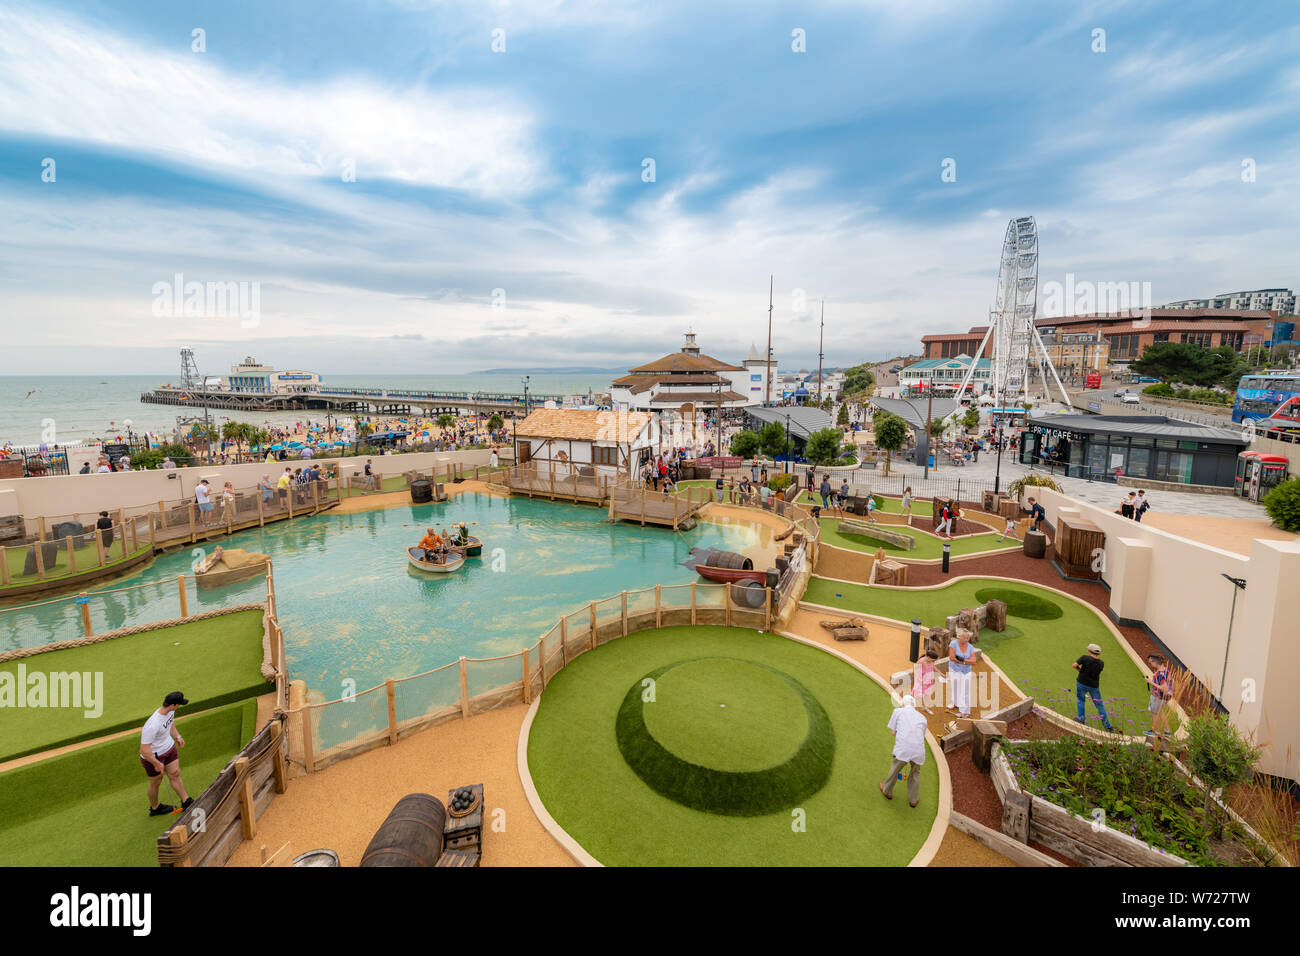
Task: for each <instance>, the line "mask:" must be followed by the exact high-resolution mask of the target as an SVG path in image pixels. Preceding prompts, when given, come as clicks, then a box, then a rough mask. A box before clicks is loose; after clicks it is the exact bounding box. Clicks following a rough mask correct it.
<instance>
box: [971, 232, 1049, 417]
mask: <svg viewBox="0 0 1300 956" xmlns="http://www.w3.org/2000/svg"><path fill="white" fill-rule="evenodd" d="M1037 317H1038V226H1037V224H1035V222H1034V217H1033V216H1022V217H1021V218H1019V219H1012V220H1011V221H1010V222H1008V223H1007V234H1006V237H1005V238H1004V239H1003V241H1002V261H1001V264H1000V265H999V266H998V288H997V294H996V296H995V297H994V300H993V306H992V307H991V308H990V309H989V327H988V330H987V331H986V332H985V333H984V338H983V339H981V340H980V344H979V348H978V349H976V350H975V356H974V361H972V362H971V367H970V368H969V369H967V371H966V375H965V376H964V377H963V378H962V381H961V386H960V387H959V388H958V389H957V395H956V398H957V400H958V401H960V400H961V397H962V394H963V393H964V392H965V391H966V388H967V386H968V385H970V382H971V379H972V378H973V377H974V375H975V368H976V366H977V365H978V364H979V358H980V356H981V355H983V354H984V349H985V346H986V345H987V344H988V342H989V339H990V338H992V340H993V368H992V375H991V376H990V380H989V387H990V388H991V389H992V392H993V400H994V401H995V402H996V403H997V407H998V408H1008V407H1014V405H1015V404H1017V403H1019V402H1023V401H1026V400H1027V399H1028V398H1029V369H1030V366H1031V364H1032V365H1035V366H1036V367H1037V369H1038V372H1039V375H1040V376H1041V377H1042V380H1043V385H1044V388H1046V387H1047V374H1048V372H1050V373H1051V376H1052V380H1053V381H1055V382H1056V387H1057V388H1058V389H1059V390H1060V392H1061V400H1062V401H1063V402H1065V404H1066V405H1069V404H1070V397H1069V396H1068V395H1067V394H1066V392H1065V386H1064V385H1062V384H1061V379H1060V377H1059V376H1058V375H1057V374H1056V368H1055V367H1054V366H1053V365H1052V362H1051V359H1050V358H1049V357H1048V355H1047V348H1046V346H1044V345H1043V339H1042V337H1041V336H1040V335H1039V334H1038V326H1037V325H1035V324H1034V320H1035V319H1036V318H1037ZM1049 394H1050V392H1049Z"/></svg>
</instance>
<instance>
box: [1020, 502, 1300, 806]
mask: <svg viewBox="0 0 1300 956" xmlns="http://www.w3.org/2000/svg"><path fill="white" fill-rule="evenodd" d="M1035 490H1036V491H1037V492H1039V494H1037V495H1036V497H1038V499H1039V501H1041V502H1042V504H1043V507H1044V509H1045V510H1046V511H1047V520H1048V522H1049V523H1051V524H1052V525H1053V526H1055V523H1056V521H1057V518H1058V517H1059V516H1060V514H1061V512H1062V510H1064V511H1065V512H1066V514H1069V513H1070V512H1071V511H1074V512H1077V513H1078V514H1079V515H1080V516H1081V517H1082V518H1084V519H1086V520H1088V521H1091V522H1092V523H1093V524H1095V525H1097V526H1098V527H1099V528H1101V529H1102V531H1104V532H1105V534H1106V544H1105V552H1106V553H1105V564H1104V565H1103V569H1102V578H1103V580H1105V582H1106V583H1107V584H1108V585H1109V586H1110V589H1111V597H1110V605H1111V609H1112V610H1113V611H1114V612H1115V613H1116V614H1117V615H1118V616H1120V617H1125V618H1129V619H1134V620H1141V621H1142V622H1143V623H1145V624H1146V626H1147V627H1149V628H1150V629H1151V631H1152V632H1153V633H1154V634H1155V635H1156V636H1157V637H1158V638H1159V639H1160V640H1161V641H1162V642H1163V643H1164V644H1165V646H1166V647H1168V648H1169V649H1170V650H1171V651H1172V652H1173V653H1174V654H1176V655H1177V656H1178V658H1179V659H1180V660H1181V661H1182V662H1183V664H1184V665H1185V666H1186V667H1187V668H1188V669H1189V670H1191V671H1192V673H1194V674H1195V675H1196V677H1197V678H1198V679H1200V680H1201V681H1202V682H1203V683H1204V684H1205V685H1206V686H1207V687H1209V688H1210V689H1211V690H1212V691H1214V692H1215V694H1216V695H1217V694H1218V693H1219V690H1220V686H1221V685H1222V686H1223V687H1224V688H1226V689H1225V691H1224V694H1223V697H1224V699H1223V701H1222V703H1223V704H1224V706H1225V707H1226V708H1227V709H1228V711H1229V712H1230V713H1231V714H1232V717H1233V721H1234V722H1235V723H1236V724H1237V726H1238V728H1239V729H1240V730H1242V731H1243V732H1244V733H1248V734H1250V733H1253V734H1254V735H1255V738H1256V740H1257V741H1260V742H1262V741H1264V740H1266V739H1267V740H1269V741H1270V747H1269V749H1268V750H1267V751H1266V752H1265V753H1264V755H1263V758H1262V761H1261V769H1263V770H1264V771H1266V772H1268V773H1272V774H1276V775H1278V776H1285V777H1287V778H1289V779H1292V780H1295V779H1298V777H1297V774H1298V772H1300V769H1298V767H1297V763H1298V762H1300V704H1297V695H1296V694H1295V692H1294V688H1295V686H1296V684H1297V682H1300V650H1297V646H1298V642H1300V543H1296V542H1291V541H1264V540H1256V541H1255V542H1254V543H1253V547H1252V550H1251V554H1250V556H1249V557H1246V556H1243V555H1239V554H1234V553H1233V552H1230V551H1225V550H1223V549H1221V548H1215V547H1212V546H1210V545H1206V544H1202V543H1200V542H1196V541H1189V540H1188V539H1186V538H1180V537H1178V536H1177V535H1173V534H1170V533H1168V532H1165V531H1160V530H1158V529H1156V528H1153V527H1150V526H1148V525H1143V524H1140V523H1138V522H1136V521H1132V520H1130V519H1128V518H1124V517H1122V516H1121V515H1117V514H1115V513H1114V512H1112V511H1109V510H1107V509H1105V508H1100V507H1097V506H1095V505H1091V504H1088V503H1087V502H1082V501H1077V500H1075V499H1073V498H1070V497H1068V496H1066V495H1062V494H1059V493H1057V492H1054V491H1051V490H1050V489H1046V488H1040V489H1035ZM1225 574H1228V575H1231V576H1232V577H1235V578H1243V579H1245V581H1246V589H1245V590H1243V591H1238V590H1237V588H1236V587H1235V586H1234V585H1233V584H1232V583H1231V582H1230V581H1228V580H1226V579H1225V578H1224V577H1223V575H1225ZM1234 594H1235V596H1236V609H1235V611H1234V610H1233V596H1234ZM1230 622H1231V629H1232V638H1231V644H1229V641H1228V630H1229V623H1230ZM1225 652H1227V655H1228V666H1227V679H1226V681H1224V679H1223V673H1224V655H1225ZM1244 680H1251V681H1253V682H1254V683H1253V685H1248V687H1253V689H1254V700H1244V699H1243V693H1242V681H1244ZM1265 718H1267V727H1266V726H1265ZM1288 749H1289V750H1290V753H1291V754H1292V755H1293V756H1291V757H1290V758H1289V759H1288V757H1287V753H1288Z"/></svg>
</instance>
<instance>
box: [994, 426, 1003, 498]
mask: <svg viewBox="0 0 1300 956" xmlns="http://www.w3.org/2000/svg"><path fill="white" fill-rule="evenodd" d="M1001 480H1002V418H1001V417H1000V416H999V418H998V464H997V469H996V470H995V471H994V472H993V493H994V494H995V495H996V494H997V493H998V492H999V491H1000V490H1001V488H1000V485H999V482H1001Z"/></svg>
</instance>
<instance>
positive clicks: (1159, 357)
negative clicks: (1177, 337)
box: [1129, 342, 1250, 388]
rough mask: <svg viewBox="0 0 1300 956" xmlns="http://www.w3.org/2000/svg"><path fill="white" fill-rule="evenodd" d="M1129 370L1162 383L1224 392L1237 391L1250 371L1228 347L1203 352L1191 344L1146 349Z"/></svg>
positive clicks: (1156, 346) (1164, 343)
mask: <svg viewBox="0 0 1300 956" xmlns="http://www.w3.org/2000/svg"><path fill="white" fill-rule="evenodd" d="M1129 367H1130V369H1132V371H1134V372H1137V373H1138V374H1139V375H1149V376H1151V377H1152V378H1158V379H1160V380H1161V381H1162V382H1181V383H1183V384H1186V385H1222V386H1223V387H1224V388H1230V387H1236V385H1237V382H1238V380H1239V379H1240V378H1241V376H1242V375H1244V374H1246V373H1247V372H1248V371H1250V363H1248V362H1247V361H1246V360H1245V359H1243V358H1242V357H1241V356H1240V355H1238V354H1237V353H1236V352H1235V351H1233V349H1232V348H1231V347H1230V346H1226V345H1219V346H1216V347H1214V348H1212V349H1206V348H1201V346H1199V345H1193V344H1191V343H1190V342H1156V343H1153V344H1152V345H1148V346H1147V347H1146V348H1145V349H1143V350H1142V355H1141V357H1140V358H1138V359H1137V361H1135V362H1133V363H1132V365H1130V366H1129Z"/></svg>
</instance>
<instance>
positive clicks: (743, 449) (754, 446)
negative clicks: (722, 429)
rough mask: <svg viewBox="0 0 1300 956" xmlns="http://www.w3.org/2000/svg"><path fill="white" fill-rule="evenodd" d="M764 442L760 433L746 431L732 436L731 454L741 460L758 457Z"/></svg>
mask: <svg viewBox="0 0 1300 956" xmlns="http://www.w3.org/2000/svg"><path fill="white" fill-rule="evenodd" d="M761 444H762V440H761V439H760V438H759V437H758V432H751V431H744V432H738V433H737V434H735V435H732V436H731V453H732V454H733V455H739V456H740V457H741V458H754V457H756V456H757V455H758V450H759V446H760V445H761Z"/></svg>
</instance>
